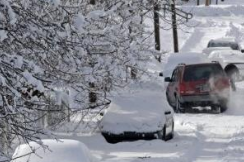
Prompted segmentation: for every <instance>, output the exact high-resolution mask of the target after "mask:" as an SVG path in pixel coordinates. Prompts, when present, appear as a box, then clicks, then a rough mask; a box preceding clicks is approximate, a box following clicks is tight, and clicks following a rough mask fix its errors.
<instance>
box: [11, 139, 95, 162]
mask: <svg viewBox="0 0 244 162" xmlns="http://www.w3.org/2000/svg"><path fill="white" fill-rule="evenodd" d="M39 142H40V143H42V144H43V146H44V147H42V146H41V145H40V143H37V142H29V143H28V144H22V145H19V146H18V147H17V148H16V149H15V152H14V154H13V156H12V161H11V162H27V161H28V162H51V161H53V162H81V161H82V162H95V161H98V160H96V159H95V157H93V156H92V155H91V153H90V151H89V150H88V148H87V147H86V146H85V145H84V144H83V143H81V142H79V141H76V140H69V139H60V140H59V141H57V140H54V139H45V140H41V141H39Z"/></svg>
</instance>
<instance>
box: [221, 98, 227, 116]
mask: <svg viewBox="0 0 244 162" xmlns="http://www.w3.org/2000/svg"><path fill="white" fill-rule="evenodd" d="M227 104H228V102H227V101H220V112H221V113H223V112H225V111H226V110H227V109H228V106H227Z"/></svg>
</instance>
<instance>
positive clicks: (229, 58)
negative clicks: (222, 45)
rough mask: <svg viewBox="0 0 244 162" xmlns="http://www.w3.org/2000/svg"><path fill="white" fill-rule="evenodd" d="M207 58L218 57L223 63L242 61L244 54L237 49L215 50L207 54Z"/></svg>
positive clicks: (243, 60)
mask: <svg viewBox="0 0 244 162" xmlns="http://www.w3.org/2000/svg"><path fill="white" fill-rule="evenodd" d="M209 59H211V60H213V59H218V60H216V61H222V62H225V63H243V62H244V54H243V53H242V52H240V51H237V50H216V51H212V52H211V53H210V54H209Z"/></svg>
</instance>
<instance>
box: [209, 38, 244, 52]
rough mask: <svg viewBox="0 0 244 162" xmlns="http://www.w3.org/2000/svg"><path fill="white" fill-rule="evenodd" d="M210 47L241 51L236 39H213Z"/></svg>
mask: <svg viewBox="0 0 244 162" xmlns="http://www.w3.org/2000/svg"><path fill="white" fill-rule="evenodd" d="M208 47H230V48H232V49H233V50H240V45H239V44H238V42H237V41H236V40H235V39H234V38H218V39H212V40H210V41H209V43H208Z"/></svg>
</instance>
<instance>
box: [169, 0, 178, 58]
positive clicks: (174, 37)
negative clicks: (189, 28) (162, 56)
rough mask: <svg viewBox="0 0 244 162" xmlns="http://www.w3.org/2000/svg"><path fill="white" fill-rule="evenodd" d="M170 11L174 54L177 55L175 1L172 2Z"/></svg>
mask: <svg viewBox="0 0 244 162" xmlns="http://www.w3.org/2000/svg"><path fill="white" fill-rule="evenodd" d="M171 10H172V29H173V41H174V52H175V53H177V52H179V43H178V32H177V20H176V10H175V0H172V4H171Z"/></svg>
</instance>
